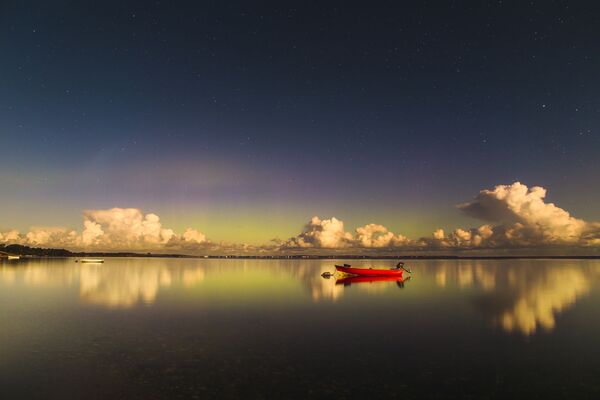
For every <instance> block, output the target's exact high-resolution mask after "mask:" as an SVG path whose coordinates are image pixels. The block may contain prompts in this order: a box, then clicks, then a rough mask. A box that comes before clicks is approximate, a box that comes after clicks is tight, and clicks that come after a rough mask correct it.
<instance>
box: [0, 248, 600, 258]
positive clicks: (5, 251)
mask: <svg viewBox="0 0 600 400" xmlns="http://www.w3.org/2000/svg"><path fill="white" fill-rule="evenodd" d="M13 255H15V256H20V257H23V258H84V257H107V258H110V257H134V258H194V259H240V260H243V259H248V260H516V259H527V260H542V259H546V260H547V259H554V260H568V259H571V260H597V259H600V254H599V255H471V254H423V255H417V254H409V255H359V254H289V255H202V256H195V255H189V254H157V253H133V252H89V253H88V252H72V251H69V250H66V249H44V248H39V247H29V246H23V245H8V246H2V245H0V259H2V258H5V257H8V256H13Z"/></svg>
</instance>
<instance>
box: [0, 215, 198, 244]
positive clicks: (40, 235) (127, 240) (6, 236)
mask: <svg viewBox="0 0 600 400" xmlns="http://www.w3.org/2000/svg"><path fill="white" fill-rule="evenodd" d="M0 243H4V244H11V243H16V244H24V245H29V246H41V247H65V248H69V249H75V250H80V249H85V250H97V251H105V250H109V251H140V250H148V251H150V250H152V251H160V250H166V249H175V250H177V249H178V248H183V247H184V246H182V244H185V249H187V250H201V249H202V246H206V245H210V241H209V240H207V239H206V236H205V235H204V234H202V233H201V232H200V231H198V230H196V229H193V228H188V229H187V230H186V231H185V232H184V233H183V234H182V235H177V234H176V233H175V232H174V231H173V230H172V229H168V228H165V227H163V226H162V223H161V221H160V218H159V217H158V215H156V214H153V213H149V214H144V213H143V212H142V211H141V210H139V209H137V208H111V209H107V210H86V211H84V212H83V230H82V231H81V233H78V232H77V231H75V230H70V229H67V228H62V227H35V228H32V229H31V230H30V231H29V232H27V233H26V234H20V233H19V232H18V231H15V230H12V231H9V232H5V233H0Z"/></svg>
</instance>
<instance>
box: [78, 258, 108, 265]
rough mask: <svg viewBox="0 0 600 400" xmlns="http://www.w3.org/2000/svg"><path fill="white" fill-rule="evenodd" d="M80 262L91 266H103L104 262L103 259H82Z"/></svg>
mask: <svg viewBox="0 0 600 400" xmlns="http://www.w3.org/2000/svg"><path fill="white" fill-rule="evenodd" d="M79 262H82V263H90V264H101V263H103V262H104V260H103V259H101V258H82V259H81V260H79Z"/></svg>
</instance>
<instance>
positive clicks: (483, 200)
mask: <svg viewBox="0 0 600 400" xmlns="http://www.w3.org/2000/svg"><path fill="white" fill-rule="evenodd" d="M545 197H546V189H544V188H542V187H539V186H533V187H532V188H531V189H529V188H528V187H527V186H526V185H523V184H522V183H520V182H515V183H513V184H512V185H498V186H496V187H495V188H494V189H493V190H482V191H480V192H479V195H478V196H477V197H476V198H475V200H473V201H472V202H469V203H465V204H461V205H459V209H461V210H462V211H463V212H464V213H465V214H467V215H469V216H472V217H475V218H480V219H484V220H488V221H491V222H500V223H501V225H499V226H498V227H496V229H494V233H495V234H496V235H490V238H491V239H492V240H494V239H495V240H500V241H506V242H508V243H510V244H520V245H535V244H576V243H579V242H580V241H581V240H582V236H583V234H584V232H586V231H587V230H589V229H590V228H592V225H591V224H589V223H587V222H585V221H583V220H581V219H578V218H575V217H573V216H571V214H569V213H568V212H567V211H565V210H563V209H562V208H559V207H557V206H556V205H554V204H553V203H546V202H545V201H544V198H545ZM494 236H495V237H494Z"/></svg>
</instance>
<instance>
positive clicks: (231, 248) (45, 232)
mask: <svg viewBox="0 0 600 400" xmlns="http://www.w3.org/2000/svg"><path fill="white" fill-rule="evenodd" d="M545 198H546V189H544V188H542V187H539V186H533V187H531V188H528V187H527V186H526V185H524V184H522V183H520V182H515V183H513V184H510V185H498V186H496V187H494V188H493V189H485V190H481V191H480V192H479V194H478V195H477V196H476V197H475V198H474V199H473V200H472V201H470V202H467V203H464V204H460V205H459V206H458V209H459V210H460V211H461V212H463V213H464V214H465V215H468V216H470V217H474V218H477V219H481V220H483V224H482V225H480V226H478V227H471V228H456V229H454V230H452V231H449V232H448V233H447V232H446V231H444V230H443V229H441V228H440V229H436V230H435V231H434V232H433V233H432V234H431V235H430V236H428V237H421V238H415V239H410V238H407V237H406V236H404V235H402V234H399V233H394V232H392V231H390V230H389V229H388V228H387V227H385V226H384V225H380V224H375V223H370V224H367V225H364V226H361V227H358V228H356V229H355V230H354V231H348V230H346V227H345V225H344V222H343V221H342V220H339V219H337V218H335V217H332V218H330V219H321V218H319V217H318V216H315V217H313V218H312V219H311V220H310V221H309V222H308V223H307V224H306V225H305V226H304V228H303V229H302V231H301V232H300V233H299V234H298V235H295V236H293V237H291V238H289V239H287V240H276V241H275V242H274V244H271V245H262V246H252V245H247V244H243V243H241V244H240V243H229V242H220V243H215V242H212V241H210V240H209V239H208V238H207V237H206V236H205V235H204V234H203V233H201V232H200V231H198V230H197V229H194V228H188V229H186V230H185V231H184V232H183V233H182V234H178V233H176V232H175V231H173V230H172V229H169V228H166V227H164V226H163V225H162V222H161V220H160V218H159V217H158V215H156V214H153V213H148V214H144V213H143V212H142V211H141V210H139V209H137V208H111V209H107V210H86V211H84V213H83V229H82V231H81V233H78V232H76V231H74V230H70V229H66V228H56V227H51V228H43V227H37V228H33V229H31V230H30V231H29V232H28V233H26V234H20V233H18V232H17V231H14V230H12V231H8V232H3V233H2V232H0V244H1V243H19V244H27V245H33V246H42V247H44V246H45V247H65V248H69V249H75V250H78V249H85V250H98V251H100V250H107V251H116V250H121V251H164V252H167V251H169V252H177V251H185V252H189V253H191V254H201V253H204V254H206V253H211V254H243V253H252V254H261V253H262V254H265V253H278V252H279V253H281V252H311V251H312V252H321V251H324V252H327V251H338V250H339V251H346V252H355V251H356V252H385V251H398V250H410V251H413V250H414V251H454V250H472V249H492V250H493V249H511V248H544V247H546V248H550V247H553V248H556V247H559V248H560V247H571V248H583V247H586V248H592V247H595V248H599V247H600V223H598V222H587V221H584V220H582V219H579V218H576V217H574V216H572V215H571V214H570V213H569V212H567V211H566V210H564V209H562V208H560V207H558V206H556V205H555V204H553V203H548V202H546V201H545Z"/></svg>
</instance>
